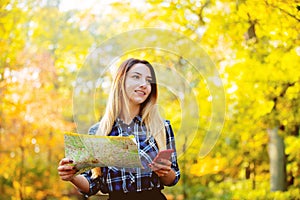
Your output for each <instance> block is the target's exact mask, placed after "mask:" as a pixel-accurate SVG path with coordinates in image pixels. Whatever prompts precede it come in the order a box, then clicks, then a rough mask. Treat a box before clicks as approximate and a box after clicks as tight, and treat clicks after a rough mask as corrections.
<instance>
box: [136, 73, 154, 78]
mask: <svg viewBox="0 0 300 200" xmlns="http://www.w3.org/2000/svg"><path fill="white" fill-rule="evenodd" d="M132 73H133V74H138V75H140V76H142V74H141V73H139V72H132ZM146 78H151V79H152V76H147V77H146Z"/></svg>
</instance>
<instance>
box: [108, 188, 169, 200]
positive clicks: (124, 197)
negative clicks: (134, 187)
mask: <svg viewBox="0 0 300 200" xmlns="http://www.w3.org/2000/svg"><path fill="white" fill-rule="evenodd" d="M139 199H141V200H147V199H152V200H167V198H166V197H165V195H164V194H163V193H161V191H160V190H158V189H153V190H146V191H141V192H128V193H123V192H112V193H109V199H108V200H139Z"/></svg>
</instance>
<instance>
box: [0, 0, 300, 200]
mask: <svg viewBox="0 0 300 200" xmlns="http://www.w3.org/2000/svg"><path fill="white" fill-rule="evenodd" d="M146 27H157V28H162V29H167V30H171V31H174V32H177V33H180V34H182V35H184V36H185V37H187V38H189V39H191V40H192V41H194V42H195V43H197V44H199V45H200V46H201V47H202V48H203V49H204V50H205V52H207V54H208V55H209V57H210V58H211V60H212V61H213V62H214V64H215V67H216V68H217V70H218V72H219V74H220V77H221V79H222V83H223V86H224V92H225V99H226V101H225V102H226V103H225V110H226V114H225V123H224V126H223V128H222V132H221V135H220V137H219V138H218V140H217V143H216V144H215V146H214V148H213V149H212V151H210V152H209V154H207V155H206V156H205V157H203V156H202V157H201V156H199V149H200V146H201V142H202V141H203V138H204V136H205V135H206V130H207V128H206V127H207V124H209V123H210V122H211V120H212V119H211V114H212V113H213V112H214V111H212V109H211V106H212V105H211V95H210V93H211V91H209V89H207V80H205V77H200V76H199V74H198V73H194V72H193V71H192V68H191V67H187V66H188V64H187V62H186V61H184V60H183V59H182V58H181V57H180V56H169V57H164V55H160V56H156V54H154V53H153V52H150V53H149V52H148V53H147V52H146V53H145V52H140V51H138V52H133V53H132V54H130V56H131V55H134V56H137V57H141V58H143V59H147V60H151V61H154V62H157V63H162V62H163V61H164V62H163V63H167V64H166V65H167V66H168V67H170V68H172V67H173V68H176V69H181V71H182V73H184V76H185V77H187V78H186V79H188V80H189V83H192V84H193V85H189V87H192V90H193V91H192V92H193V94H195V96H196V101H197V105H199V109H200V110H201V112H200V115H199V120H197V122H198V123H199V127H200V128H198V129H196V130H197V131H196V133H195V134H196V135H195V136H194V137H193V138H194V139H193V141H192V142H191V143H190V144H189V145H187V144H186V138H188V137H189V133H190V132H193V131H194V130H195V129H194V127H193V125H191V126H188V127H190V130H189V129H188V128H186V129H185V130H184V131H185V132H186V134H185V137H183V139H179V140H177V141H176V142H177V148H178V149H179V150H181V151H182V152H185V153H184V154H183V155H181V156H180V158H179V165H180V168H181V173H182V176H181V180H180V181H179V183H178V184H177V185H176V186H174V187H170V188H166V189H165V190H164V193H165V194H166V195H167V196H168V199H170V200H175V199H176V200H194V199H300V191H299V188H300V151H299V146H300V137H299V134H300V98H299V96H300V92H299V91H300V67H299V66H300V65H299V64H300V33H299V30H300V2H299V1H298V0H294V1H282V0H280V1H278V0H262V1H255V0H253V1H250V0H248V1H247V0H165V1H162V0H131V1H129V0H127V1H126V0H125V1H121V0H119V1H118V0H110V1H105V2H103V1H100V0H98V1H96V0H94V1H93V0H89V1H88V0H85V1H79V0H76V1H73V0H1V2H0V98H1V100H0V103H1V107H0V166H1V167H0V199H15V200H19V199H24V200H25V199H82V197H81V196H80V195H79V194H78V192H77V191H76V190H75V189H74V188H73V186H72V185H71V184H69V183H67V182H63V181H61V180H60V179H59V177H58V175H57V166H58V162H59V160H60V159H61V158H63V157H64V140H63V134H62V133H63V132H65V131H73V132H76V131H77V130H76V123H75V122H74V117H73V107H72V105H73V102H72V101H73V100H72V98H73V87H74V85H75V80H76V78H77V75H78V72H79V70H80V68H81V67H82V66H83V65H84V63H85V60H86V58H87V56H88V55H89V54H90V53H91V52H92V51H93V50H94V49H96V48H97V47H98V46H99V45H101V43H103V42H104V41H106V40H108V39H109V38H111V37H113V36H115V35H118V34H121V33H123V32H125V31H130V30H135V29H138V28H146ZM139 39H140V40H143V38H139ZM165 40H168V37H166V38H165ZM194 53H195V56H197V54H198V53H200V52H194ZM128 56H129V55H128ZM125 57H126V55H125ZM162 60H163V61H162ZM166 61H167V62H166ZM103 87H104V86H103ZM161 90H162V91H161V97H160V105H161V107H162V108H163V116H164V117H165V118H167V119H170V120H171V122H172V124H173V127H174V131H175V133H176V131H179V130H180V129H181V126H182V124H181V123H182V121H188V122H191V121H193V120H194V119H187V117H189V116H184V115H182V111H180V109H177V108H180V106H181V108H182V109H185V108H186V107H182V105H180V101H179V99H178V97H177V96H176V95H174V94H172V93H170V92H165V93H164V88H162V89H161ZM101 91H102V90H100V89H99V93H101ZM99 95H100V94H99ZM101 95H105V92H103V94H101ZM101 95H100V96H101ZM98 98H99V97H98ZM100 100H101V101H100ZM100 100H99V101H98V102H97V104H96V109H95V110H96V111H95V116H94V117H93V120H91V121H90V125H92V124H93V123H94V122H95V118H98V117H99V116H101V111H102V110H103V109H104V107H105V99H100ZM189 109H191V110H192V108H189ZM183 119H184V120H183Z"/></svg>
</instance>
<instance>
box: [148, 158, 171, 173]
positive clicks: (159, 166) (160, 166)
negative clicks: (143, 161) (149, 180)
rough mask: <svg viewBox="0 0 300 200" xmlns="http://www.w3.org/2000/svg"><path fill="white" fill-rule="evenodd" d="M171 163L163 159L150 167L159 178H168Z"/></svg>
mask: <svg viewBox="0 0 300 200" xmlns="http://www.w3.org/2000/svg"><path fill="white" fill-rule="evenodd" d="M171 164H172V163H171V162H170V161H169V160H166V159H161V160H159V161H158V162H153V163H151V164H149V167H150V168H151V169H152V171H154V172H155V173H156V174H157V175H158V176H159V177H162V176H166V175H167V174H168V173H169V172H170V170H171Z"/></svg>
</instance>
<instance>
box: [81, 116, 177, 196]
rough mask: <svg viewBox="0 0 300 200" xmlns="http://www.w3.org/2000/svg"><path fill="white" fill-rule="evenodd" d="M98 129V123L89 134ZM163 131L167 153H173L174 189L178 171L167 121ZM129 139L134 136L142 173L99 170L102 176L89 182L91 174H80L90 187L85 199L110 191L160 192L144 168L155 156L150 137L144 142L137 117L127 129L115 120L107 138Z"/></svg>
mask: <svg viewBox="0 0 300 200" xmlns="http://www.w3.org/2000/svg"><path fill="white" fill-rule="evenodd" d="M98 127H99V123H97V124H95V125H93V126H92V127H91V128H90V130H89V134H95V133H96V132H97V129H98ZM165 128H166V144H167V149H174V150H175V151H174V152H173V153H172V157H171V162H172V165H171V168H172V169H173V170H174V171H175V175H176V178H175V180H174V182H173V183H172V184H171V185H175V184H176V183H177V182H178V180H179V178H180V171H179V168H178V163H177V155H176V148H175V141H174V133H173V130H172V128H171V125H170V122H169V121H165ZM129 135H134V136H135V139H136V142H137V146H138V149H139V155H140V158H141V162H142V165H143V166H144V168H145V169H141V168H135V169H128V168H127V169H126V168H116V167H102V168H101V171H102V175H101V176H99V177H97V178H92V172H91V170H89V171H87V172H84V173H83V174H82V175H83V176H84V177H85V178H86V179H87V180H88V182H89V184H90V192H89V193H88V194H85V195H86V196H90V195H93V194H96V193H97V192H98V191H99V190H100V191H101V192H103V193H110V192H113V191H122V192H125V193H127V192H139V191H143V190H151V189H153V188H158V189H163V185H162V183H161V182H160V180H159V177H158V176H157V175H156V174H155V173H154V172H152V171H151V169H150V168H149V167H148V164H150V163H151V162H152V160H153V159H154V158H155V156H156V155H157V153H158V147H157V143H156V141H155V139H154V138H153V137H152V136H150V138H146V126H145V125H144V124H142V123H141V117H140V116H136V117H135V118H134V119H133V121H132V122H131V123H130V124H129V125H126V124H125V123H123V121H122V120H120V119H117V120H116V121H115V123H114V125H113V128H112V131H111V133H110V134H109V136H129ZM171 185H170V186H171Z"/></svg>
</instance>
